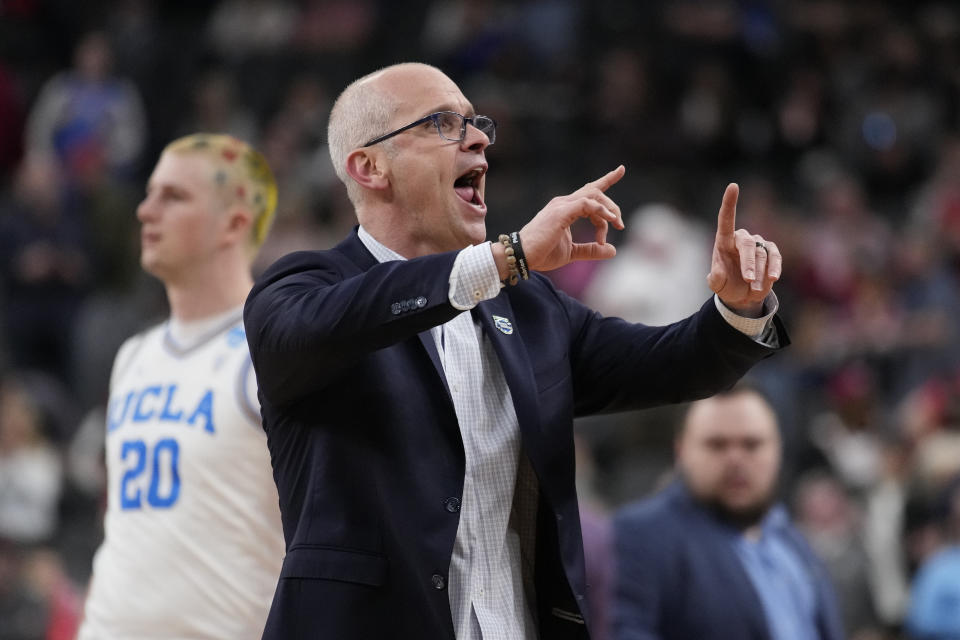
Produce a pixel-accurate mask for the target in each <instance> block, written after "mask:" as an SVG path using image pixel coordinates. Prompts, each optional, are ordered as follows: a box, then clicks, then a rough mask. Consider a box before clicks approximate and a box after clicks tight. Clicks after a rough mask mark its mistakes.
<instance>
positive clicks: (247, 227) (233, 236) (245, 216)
mask: <svg viewBox="0 0 960 640" xmlns="http://www.w3.org/2000/svg"><path fill="white" fill-rule="evenodd" d="M252 227H253V214H252V213H250V212H249V211H248V210H247V208H246V207H240V206H234V207H231V208H230V209H229V210H227V220H226V227H225V228H224V232H223V240H224V244H236V243H243V242H247V241H248V240H249V239H250V236H251V234H252V233H253V231H251V228H252Z"/></svg>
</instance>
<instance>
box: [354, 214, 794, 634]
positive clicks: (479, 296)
mask: <svg viewBox="0 0 960 640" xmlns="http://www.w3.org/2000/svg"><path fill="white" fill-rule="evenodd" d="M359 236H360V240H361V241H362V242H363V244H364V246H365V247H366V248H367V249H368V250H369V251H370V253H372V254H373V256H374V257H375V258H376V259H377V261H379V262H389V261H392V260H404V258H403V256H401V255H400V254H398V253H396V252H395V251H392V250H391V249H388V248H387V247H385V246H383V245H382V244H380V243H379V242H377V240H375V239H374V238H373V236H371V235H370V234H369V233H368V232H367V231H366V230H365V229H364V228H363V227H362V226H361V227H360V229H359ZM501 287H502V285H501V283H500V276H499V273H498V272H497V267H496V263H495V262H494V260H493V252H492V251H491V250H490V243H483V244H479V245H475V246H472V247H467V248H466V249H464V250H463V251H461V252H460V255H458V256H457V258H456V260H455V261H454V264H453V269H452V270H451V272H450V290H449V299H450V304H451V305H453V307H454V308H456V309H463V310H464V311H467V310H469V309H472V308H473V307H475V306H476V305H477V303H479V302H481V301H483V300H489V299H491V298H494V297H496V296H497V295H498V294H499V293H500V289H501ZM717 308H718V309H720V311H721V313H722V314H723V316H724V318H726V319H727V321H728V322H730V324H731V325H733V326H734V327H736V328H737V329H739V330H740V331H742V332H744V333H747V334H748V335H752V336H754V337H759V336H760V334H762V333H763V332H764V330H765V328H767V327H768V326H769V319H770V317H772V315H773V313H774V312H775V311H776V306H775V304H774V305H773V311H772V312H771V313H770V314H769V315H768V316H766V317H765V318H758V319H756V320H754V319H747V318H741V317H740V316H737V315H735V314H733V313H732V312H730V311H729V310H728V309H726V307H724V306H723V305H722V304H721V303H720V302H719V300H717ZM738 322H739V324H737V323H738ZM430 332H431V334H432V335H433V339H434V342H435V343H436V345H437V351H438V352H439V354H440V362H441V363H442V364H443V370H444V373H445V375H446V378H447V386H448V387H449V388H450V394H451V396H452V397H453V406H454V409H455V410H456V414H457V421H458V422H459V424H460V435H461V438H462V439H463V450H464V456H465V459H466V468H465V472H464V481H463V496H462V498H461V506H460V524H459V527H458V529H457V537H456V540H455V542H454V547H453V556H452V557H451V559H450V570H449V575H448V577H447V584H448V589H449V599H450V613H451V615H452V617H453V627H454V631H455V632H456V637H457V640H524V639H527V638H536V637H537V632H536V626H535V623H534V619H533V615H532V612H531V610H530V606H529V603H528V601H527V597H526V595H525V591H524V576H523V570H522V564H521V541H520V536H519V534H518V533H517V531H516V528H515V527H514V524H515V523H512V522H511V518H510V514H511V510H512V508H513V506H514V488H515V487H516V484H517V471H518V467H519V460H520V428H519V425H518V423H517V415H516V412H515V411H514V408H513V398H512V396H511V395H510V389H509V387H507V382H506V379H505V378H504V376H503V370H502V369H501V368H500V360H499V359H498V358H497V355H496V353H495V352H494V349H493V345H492V344H491V342H490V340H489V339H487V338H486V337H485V336H484V335H483V331H482V329H481V327H480V325H479V324H476V323H474V322H473V318H472V316H471V314H469V313H461V314H460V315H458V316H457V317H455V318H454V319H453V320H450V321H449V322H447V323H445V324H443V325H440V326H438V327H434V328H433V329H431V331H430ZM519 519H520V520H522V518H519ZM521 526H522V525H521Z"/></svg>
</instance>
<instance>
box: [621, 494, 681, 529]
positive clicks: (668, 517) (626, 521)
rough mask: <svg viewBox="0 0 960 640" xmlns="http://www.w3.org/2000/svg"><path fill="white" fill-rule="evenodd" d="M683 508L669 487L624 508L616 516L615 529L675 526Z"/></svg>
mask: <svg viewBox="0 0 960 640" xmlns="http://www.w3.org/2000/svg"><path fill="white" fill-rule="evenodd" d="M681 506H682V505H681V502H680V499H679V496H678V495H677V493H676V491H674V490H673V489H672V488H669V487H668V488H666V489H663V490H661V491H659V492H657V493H655V494H653V495H652V496H649V497H646V498H643V499H642V500H638V501H636V502H632V503H630V504H627V505H626V506H624V507H622V508H621V509H620V510H619V511H618V512H617V513H616V514H615V515H614V527H615V528H618V529H627V530H630V529H636V528H640V527H646V526H650V525H656V526H667V525H673V523H674V522H675V521H677V520H678V519H679V517H678V516H679V512H680V508H681Z"/></svg>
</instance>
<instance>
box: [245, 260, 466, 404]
mask: <svg viewBox="0 0 960 640" xmlns="http://www.w3.org/2000/svg"><path fill="white" fill-rule="evenodd" d="M456 255H457V252H450V253H443V254H436V255H431V256H425V257H422V258H416V259H413V260H407V261H394V262H385V263H382V264H377V265H375V266H373V267H372V268H370V269H369V270H367V271H361V270H360V269H358V268H357V267H356V266H354V265H352V263H349V261H347V260H345V259H343V258H338V256H337V255H336V253H335V252H334V251H327V252H301V253H295V254H290V255H288V256H286V257H284V258H281V259H280V260H279V261H277V262H276V263H275V264H274V265H273V266H272V267H270V269H268V270H267V272H266V273H264V275H263V276H262V277H261V278H260V279H259V280H258V282H257V283H256V285H254V287H253V290H252V291H251V292H250V295H249V296H248V298H247V302H246V305H245V307H244V325H245V327H246V331H247V341H248V343H249V346H250V355H251V358H252V359H253V364H254V368H255V369H256V373H257V381H258V383H259V385H260V391H261V392H262V393H263V394H264V395H265V397H267V398H268V399H269V400H270V401H271V402H273V403H275V404H277V405H283V404H286V403H288V402H292V401H295V400H297V399H298V398H300V397H302V396H304V395H305V394H307V393H310V392H311V391H313V390H316V389H319V388H321V387H323V386H324V385H325V384H327V383H328V382H329V381H330V380H331V379H333V378H334V377H335V376H337V375H338V374H339V373H340V372H342V371H343V370H344V369H346V368H349V367H351V366H353V365H355V364H356V363H357V361H358V360H359V359H360V358H362V357H363V356H365V355H367V354H369V353H372V352H373V351H376V350H378V349H382V348H384V347H387V346H390V345H393V344H396V343H398V342H401V341H403V340H406V339H408V338H410V337H413V336H415V335H417V334H418V333H420V332H421V331H426V330H429V329H430V328H432V327H434V326H436V325H439V324H442V323H444V322H446V321H448V320H450V319H451V318H453V317H454V316H455V315H457V314H458V313H461V312H460V311H458V310H457V309H455V308H454V307H453V306H452V305H451V304H450V301H449V299H448V295H449V282H448V280H449V276H450V271H451V269H452V267H453V262H454V259H455V258H456Z"/></svg>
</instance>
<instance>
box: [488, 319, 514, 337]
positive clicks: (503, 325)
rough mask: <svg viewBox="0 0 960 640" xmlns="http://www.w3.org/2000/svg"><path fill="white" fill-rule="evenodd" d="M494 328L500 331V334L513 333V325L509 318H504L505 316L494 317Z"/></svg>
mask: <svg viewBox="0 0 960 640" xmlns="http://www.w3.org/2000/svg"><path fill="white" fill-rule="evenodd" d="M493 326H495V327H496V328H497V329H499V330H500V333H504V334H506V335H508V336H509V335H510V334H512V333H513V324H511V322H510V319H509V318H504V317H503V316H493Z"/></svg>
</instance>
